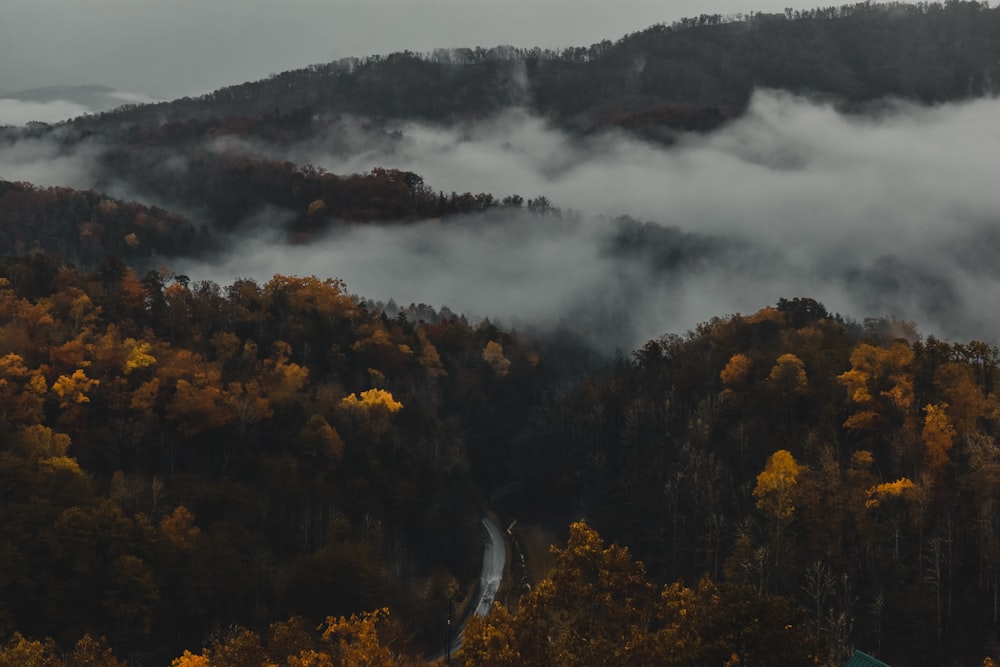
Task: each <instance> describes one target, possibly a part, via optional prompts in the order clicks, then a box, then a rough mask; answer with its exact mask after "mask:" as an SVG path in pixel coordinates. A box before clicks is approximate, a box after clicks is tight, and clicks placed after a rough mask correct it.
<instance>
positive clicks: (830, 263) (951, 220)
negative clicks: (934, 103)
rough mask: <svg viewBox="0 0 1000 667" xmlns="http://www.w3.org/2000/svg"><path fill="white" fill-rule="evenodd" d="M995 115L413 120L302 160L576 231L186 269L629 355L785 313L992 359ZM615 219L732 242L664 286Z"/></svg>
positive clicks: (339, 244) (401, 235)
mask: <svg viewBox="0 0 1000 667" xmlns="http://www.w3.org/2000/svg"><path fill="white" fill-rule="evenodd" d="M998 114H1000V100H993V99H987V100H979V101H974V102H969V103H964V104H952V105H944V106H940V107H936V108H920V107H914V106H911V105H906V104H896V105H889V107H888V108H887V110H885V111H883V112H882V113H881V114H880V115H879V116H878V117H862V116H845V115H842V114H840V113H838V112H837V111H835V110H834V109H833V108H831V107H830V106H828V105H825V104H818V103H813V102H810V101H808V100H804V99H801V98H796V97H793V96H789V95H785V94H781V93H774V92H762V93H760V94H758V95H756V96H755V98H754V100H753V103H752V105H751V108H750V109H749V111H748V113H747V114H746V115H745V116H744V117H743V118H741V119H739V120H737V121H734V122H732V123H731V124H729V125H728V126H726V127H724V128H723V129H721V130H719V131H718V132H716V133H713V134H709V135H688V136H686V137H685V138H683V139H682V140H681V141H680V142H679V143H677V144H676V145H674V146H672V147H669V148H668V147H663V146H657V145H652V144H649V143H645V142H642V141H640V140H637V139H635V138H632V137H629V136H625V135H622V134H617V133H612V134H609V135H605V136H602V137H597V138H591V139H585V140H581V139H579V138H574V137H570V136H569V135H566V134H564V133H563V132H560V131H558V130H555V129H553V128H551V127H548V126H547V125H546V123H545V122H544V121H542V120H540V119H538V118H532V117H529V116H526V115H524V114H522V113H518V112H513V113H509V114H506V115H504V116H501V117H498V118H496V119H494V120H493V121H490V122H484V123H481V124H478V125H474V126H471V125H470V126H467V127H459V128H443V127H434V126H427V125H419V124H412V123H406V124H402V125H400V126H399V129H400V130H401V131H402V133H403V135H404V137H403V139H401V140H399V141H386V140H385V139H384V136H380V137H377V140H369V139H367V138H366V136H368V135H364V134H363V133H358V132H355V131H354V130H353V129H351V126H350V125H349V124H348V125H345V126H344V127H342V128H339V129H335V130H333V131H332V132H331V135H330V136H329V137H326V138H325V139H316V140H314V141H310V142H309V143H308V144H307V145H305V146H303V147H300V148H298V149H296V150H295V151H292V153H293V155H292V157H293V158H294V159H296V160H299V161H309V162H313V163H315V164H320V165H322V166H324V167H326V168H328V169H329V170H330V171H333V172H336V173H343V172H363V171H367V170H368V169H370V168H371V167H372V166H376V165H378V166H385V167H393V168H400V169H406V170H412V171H414V172H416V173H418V174H421V175H422V176H423V177H424V178H425V181H426V182H427V183H428V184H429V185H430V186H431V187H433V188H435V189H441V190H444V191H445V192H450V191H452V190H454V191H457V192H463V191H471V192H473V193H476V192H491V193H493V194H494V195H498V196H503V195H506V194H511V193H518V194H521V195H522V196H524V197H525V198H529V197H533V196H535V195H538V194H544V195H546V196H548V197H549V198H550V199H551V200H552V201H553V203H555V204H556V205H558V206H561V207H565V208H569V209H574V210H576V211H580V212H582V214H583V215H582V220H581V221H580V222H579V223H577V225H576V226H575V227H572V228H570V229H565V228H559V229H557V228H552V227H551V226H550V225H548V224H547V223H546V222H545V221H544V220H537V219H534V218H531V217H528V218H526V219H516V220H514V221H510V222H507V223H506V224H500V223H494V224H493V225H490V224H486V222H484V221H482V220H478V221H477V220H468V221H460V220H459V221H451V222H446V223H445V224H430V223H423V224H419V225H410V226H393V227H369V228H356V229H350V230H347V231H344V232H342V233H338V234H337V235H335V236H334V237H331V238H330V239H329V240H328V241H323V242H319V243H316V244H315V245H311V246H306V247H281V246H275V245H273V244H267V245H264V244H259V243H256V242H248V243H247V244H246V245H245V246H243V247H241V248H240V249H239V250H238V251H237V252H236V253H235V254H234V255H233V256H232V257H231V258H230V260H229V261H228V262H225V263H222V264H214V265H213V266H211V267H207V266H203V267H191V268H186V269H185V272H186V273H188V274H190V275H192V276H194V275H198V274H202V275H210V276H212V277H215V278H217V279H220V280H222V281H228V280H229V279H231V278H233V277H236V276H238V275H254V276H256V277H259V278H262V279H263V278H266V277H267V276H269V275H270V274H271V273H274V272H291V273H316V274H318V275H334V276H337V277H341V278H344V279H345V280H347V282H348V286H349V288H350V289H352V290H353V291H355V292H356V293H359V294H361V295H363V296H368V297H371V298H378V299H383V300H386V299H388V298H394V299H395V300H396V301H397V302H399V303H404V304H405V303H409V302H411V301H414V302H425V303H430V304H434V305H447V306H448V307H450V308H451V309H452V310H455V311H466V312H470V313H476V314H478V315H487V316H491V317H500V318H501V319H503V320H504V321H516V320H529V321H533V322H536V323H537V322H542V323H546V324H552V323H554V322H556V321H558V320H561V319H565V320H574V319H576V321H577V322H578V323H580V326H581V327H583V328H587V327H591V328H593V329H594V331H592V332H591V333H592V334H593V336H594V338H599V339H600V340H601V341H602V342H603V343H604V344H606V345H607V344H611V345H622V346H626V347H627V346H634V345H638V344H641V343H642V342H643V341H644V340H646V339H648V338H650V337H654V336H656V335H659V334H662V333H665V332H681V331H684V330H686V329H688V328H690V327H693V326H694V325H696V324H697V323H699V322H700V321H703V320H706V319H708V318H710V317H713V316H716V315H724V314H727V313H733V312H752V311H755V310H757V309H758V308H761V307H763V306H765V305H767V304H771V303H774V302H776V301H777V300H778V299H779V298H781V297H794V296H809V297H813V298H816V299H819V300H820V301H823V302H825V303H826V305H827V306H828V307H829V308H830V309H831V310H834V311H839V312H842V313H844V314H845V315H849V316H852V317H856V318H859V319H860V318H863V317H866V316H885V315H892V316H896V317H900V318H902V319H911V320H916V321H917V322H918V323H919V325H920V328H921V330H922V331H924V332H925V333H935V334H937V335H945V336H951V337H958V338H988V339H991V340H994V341H998V342H1000V336H997V334H996V333H994V332H995V331H997V330H998V325H1000V315H997V314H995V313H994V312H993V311H992V310H991V309H990V308H989V307H988V305H987V303H988V299H986V298H985V297H986V296H987V295H990V294H995V293H1000V270H997V269H995V268H994V265H995V260H994V256H995V255H994V253H995V252H1000V231H995V230H997V223H998V222H1000V220H998V218H1000V188H996V187H994V185H993V183H992V181H993V180H994V178H995V173H996V168H997V166H998V163H997V157H996V154H995V151H994V147H995V146H997V145H998V144H1000V128H998V127H997V125H996V124H995V122H994V119H995V118H996V117H997V116H998ZM345 147H346V148H345ZM619 214H629V215H632V216H635V217H637V218H641V219H644V220H650V221H656V222H658V223H662V224H663V225H668V226H673V227H676V228H677V229H679V230H683V231H686V232H689V233H692V234H699V235H703V237H702V238H703V239H704V238H708V237H711V238H714V239H723V240H725V242H724V243H723V242H720V243H719V244H718V245H717V246H713V247H712V249H710V250H706V251H704V252H703V253H702V254H701V255H698V256H697V258H696V260H694V261H692V262H689V263H686V264H685V263H682V264H681V265H679V266H677V267H674V268H672V269H671V268H670V267H669V266H662V264H663V262H668V261H669V259H670V257H672V255H669V253H666V254H664V256H663V257H665V258H666V259H664V258H663V257H661V258H660V260H658V261H659V262H660V264H661V265H660V266H656V262H654V261H650V260H648V258H647V259H643V257H642V256H641V253H640V255H639V256H637V255H632V256H624V257H623V256H617V255H614V254H613V253H609V251H608V244H609V243H610V241H609V236H610V235H611V232H610V231H609V225H610V223H609V218H610V217H614V216H617V215H619ZM664 252H666V251H664ZM689 253H690V251H689ZM602 317H603V318H605V320H606V318H607V317H613V318H617V321H616V323H614V324H613V325H611V326H610V327H608V326H603V325H606V324H607V322H606V321H605V322H603V323H602ZM602 326H603V328H602V329H601V330H600V331H597V328H599V327H602ZM585 333H586V332H585Z"/></svg>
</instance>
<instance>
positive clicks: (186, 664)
mask: <svg viewBox="0 0 1000 667" xmlns="http://www.w3.org/2000/svg"><path fill="white" fill-rule="evenodd" d="M170 667H212V663H211V661H210V660H209V659H208V656H205V655H195V654H194V653H191V651H188V650H186V649H185V650H184V653H182V654H181V656H180V657H179V658H174V659H173V661H171V663H170Z"/></svg>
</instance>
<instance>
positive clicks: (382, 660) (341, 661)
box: [321, 608, 408, 667]
mask: <svg viewBox="0 0 1000 667" xmlns="http://www.w3.org/2000/svg"><path fill="white" fill-rule="evenodd" d="M325 625H326V627H325V628H324V629H323V634H322V637H323V641H325V642H328V643H330V644H331V645H332V647H331V648H332V653H333V655H334V656H335V658H336V664H337V665H342V666H343V667H399V666H400V665H402V664H405V662H408V661H404V659H402V658H401V657H400V656H398V655H396V654H395V653H394V652H393V650H392V649H391V648H390V647H389V646H388V645H387V643H386V641H385V639H384V636H383V635H384V634H385V632H386V630H387V629H388V627H389V626H390V625H391V615H390V613H389V610H388V609H385V608H383V609H376V610H374V611H371V612H367V613H364V614H360V615H359V614H351V616H350V618H347V617H344V616H341V617H339V618H334V617H332V616H330V617H328V618H327V619H326V623H325ZM321 664H322V663H321Z"/></svg>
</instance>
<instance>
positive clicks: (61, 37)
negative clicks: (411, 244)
mask: <svg viewBox="0 0 1000 667" xmlns="http://www.w3.org/2000/svg"><path fill="white" fill-rule="evenodd" d="M0 4H2V9H3V11H2V19H0V91H6V92H12V91H16V90H21V89H25V88H34V87H42V86H52V85H79V84H101V85H107V86H111V87H114V88H117V89H119V90H125V91H130V92H139V93H146V94H149V95H153V96H156V97H162V98H172V97H179V96H183V95H197V94H200V93H203V92H207V91H210V90H214V89H216V88H219V87H221V86H224V85H229V84H236V83H242V82H244V81H249V80H255V79H260V78H264V77H266V76H267V75H268V74H270V73H272V72H282V71H285V70H289V69H294V68H297V67H303V66H306V65H309V64H312V63H318V62H327V61H330V60H334V59H337V58H341V57H345V56H363V55H368V54H373V53H387V52H391V51H400V50H404V49H410V50H415V51H428V50H431V49H433V48H437V47H456V46H484V47H487V46H495V45H497V44H513V45H515V46H542V47H550V48H558V47H565V46H581V45H583V46H585V45H589V44H592V43H594V42H597V41H600V40H601V39H605V38H607V39H611V40H615V39H618V38H619V37H621V36H623V35H625V34H627V33H630V32H635V31H638V30H641V29H643V28H646V27H648V26H650V25H652V24H654V23H659V22H671V21H674V20H676V19H679V18H682V17H685V16H696V15H698V14H702V13H708V14H711V13H720V14H729V13H736V12H749V11H751V10H753V11H773V12H779V11H782V10H783V8H784V7H785V6H788V5H789V4H791V3H790V2H789V1H788V0H666V1H664V0H614V1H610V0H602V1H601V2H597V1H595V0H542V1H541V2H539V1H538V0H504V1H503V2H499V1H498V0H490V1H489V2H487V1H486V0H326V1H325V2H324V1H321V0H2V2H0ZM812 4H813V3H809V5H807V6H811V5H812Z"/></svg>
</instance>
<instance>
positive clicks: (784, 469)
mask: <svg viewBox="0 0 1000 667" xmlns="http://www.w3.org/2000/svg"><path fill="white" fill-rule="evenodd" d="M803 470H804V468H803V466H800V465H799V464H798V463H797V462H796V461H795V458H794V457H792V454H791V452H789V451H788V450H786V449H779V450H778V451H776V452H774V453H773V454H771V456H769V457H768V459H767V464H766V465H765V466H764V470H763V471H761V473H760V474H759V475H757V485H756V486H755V487H754V490H753V496H754V498H756V501H757V509H759V510H761V511H762V512H764V514H765V515H766V516H767V517H768V518H769V519H771V521H772V522H773V523H774V551H775V554H774V556H775V562H776V563H777V562H778V561H779V560H780V558H781V549H782V539H781V538H782V534H783V532H784V529H785V527H786V526H787V525H788V524H789V523H790V522H791V520H792V516H793V515H794V514H795V502H794V501H795V496H796V491H797V484H798V478H799V475H800V474H801V472H802V471H803Z"/></svg>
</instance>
